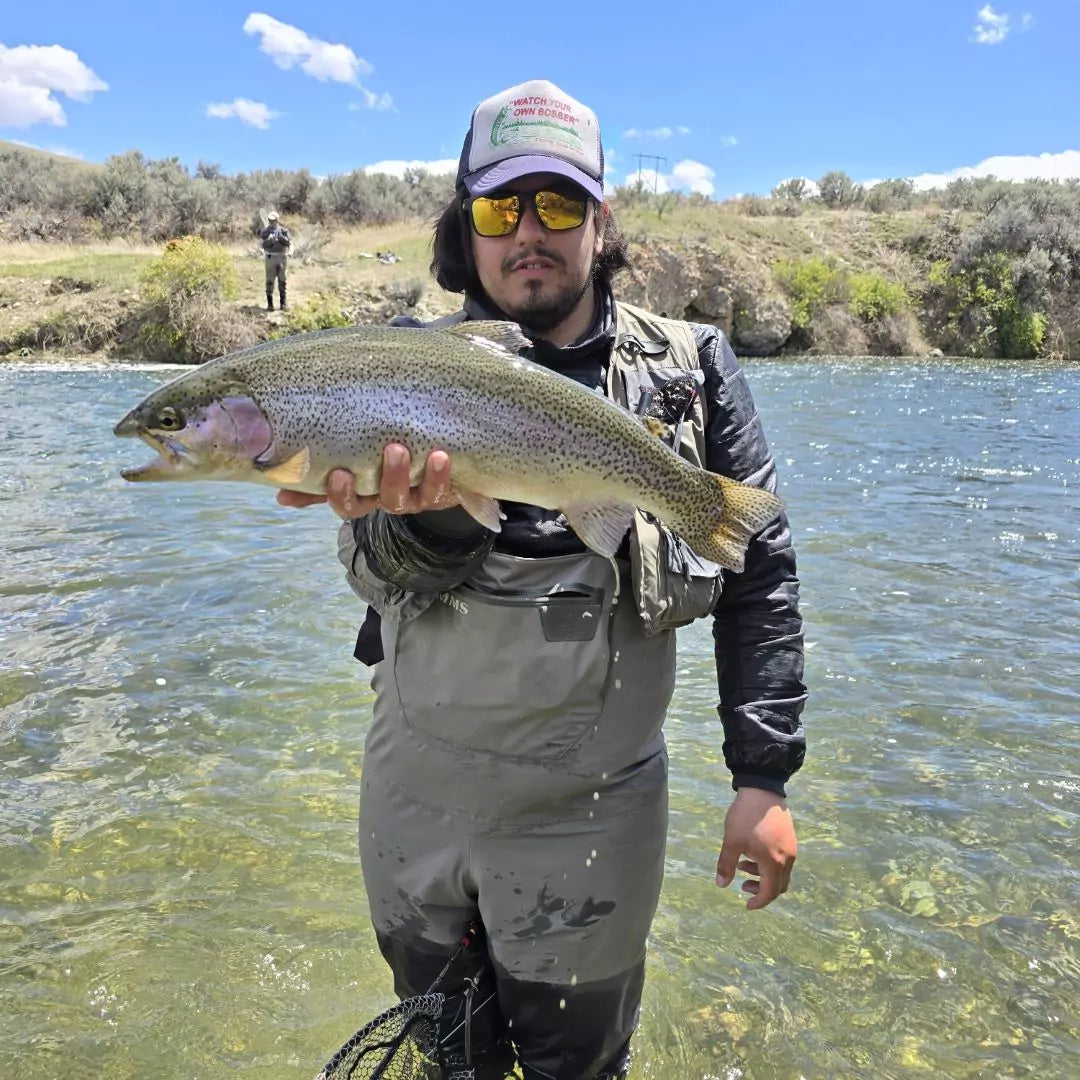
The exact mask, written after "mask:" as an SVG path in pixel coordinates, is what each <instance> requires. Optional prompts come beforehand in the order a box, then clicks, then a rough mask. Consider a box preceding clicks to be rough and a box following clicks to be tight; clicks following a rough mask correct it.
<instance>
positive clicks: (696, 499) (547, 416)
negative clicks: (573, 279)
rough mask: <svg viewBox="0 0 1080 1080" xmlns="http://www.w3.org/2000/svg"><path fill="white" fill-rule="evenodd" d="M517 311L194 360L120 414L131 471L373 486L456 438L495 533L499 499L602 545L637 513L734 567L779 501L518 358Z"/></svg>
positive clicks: (466, 501)
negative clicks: (389, 461)
mask: <svg viewBox="0 0 1080 1080" xmlns="http://www.w3.org/2000/svg"><path fill="white" fill-rule="evenodd" d="M529 346H530V342H529V341H528V340H527V339H526V338H525V337H524V336H523V335H522V334H521V332H520V330H519V329H518V327H517V326H516V325H514V324H513V323H497V322H466V323H461V324H459V325H457V326H453V327H449V328H447V329H442V330H427V329H412V328H405V327H369V326H357V327H349V328H347V329H344V330H326V331H319V332H315V333H309V334H299V335H296V336H294V337H288V338H282V339H281V340H278V341H272V342H267V343H266V344H263V345H257V346H255V347H254V348H250V349H245V350H243V351H241V352H237V353H233V354H231V355H228V356H223V357H220V358H219V359H217V360H212V361H210V362H209V363H206V364H203V365H201V366H200V367H198V368H194V369H192V370H191V371H187V372H185V373H184V374H182V375H180V376H179V377H178V378H176V379H173V380H172V381H171V382H169V383H167V384H166V385H165V386H162V387H160V388H159V389H158V390H155V391H154V392H153V393H152V394H150V395H149V396H148V397H147V398H146V399H145V400H144V401H143V402H142V403H141V404H140V405H137V406H136V407H135V408H134V409H132V410H131V412H129V413H128V414H127V416H125V417H124V419H123V420H121V421H120V423H119V424H117V425H116V428H115V429H114V430H115V433H116V434H117V435H120V436H138V437H139V438H141V439H142V440H143V441H144V442H147V443H149V445H150V446H152V447H153V448H154V449H155V450H156V451H157V452H158V455H159V456H158V457H157V458H155V459H154V460H153V461H151V462H150V463H149V464H147V465H143V466H142V467H141V468H137V469H130V470H127V471H125V472H124V473H123V475H124V477H125V478H126V479H128V480H138V481H141V480H249V481H255V482H257V483H262V484H271V485H273V486H274V487H278V488H287V489H289V490H292V491H304V492H309V493H312V494H322V493H323V492H324V491H325V485H326V479H327V476H328V475H329V473H330V471H331V470H332V469H334V468H338V467H340V468H345V469H349V470H351V471H352V472H353V474H354V475H355V476H356V491H357V494H360V495H372V494H375V493H376V492H377V491H378V489H379V470H380V466H381V462H382V451H383V447H384V446H386V444H387V443H390V442H400V443H403V444H404V445H405V446H407V447H408V448H409V451H410V452H411V454H412V462H413V482H414V483H416V482H418V479H419V476H420V475H421V474H422V473H423V469H424V465H425V463H426V461H427V456H428V454H429V453H430V452H431V451H432V450H445V451H446V452H447V453H448V454H449V455H450V460H451V462H452V465H453V473H452V477H453V485H454V490H455V492H456V493H457V495H458V497H459V498H460V500H461V504H462V506H463V507H464V508H465V509H466V510H467V511H468V512H469V513H470V514H471V515H472V516H473V517H474V518H475V519H476V520H477V521H478V522H480V523H481V524H483V525H484V526H486V527H487V528H488V529H491V530H492V531H494V532H498V531H499V522H500V518H501V514H500V510H499V504H498V501H497V500H499V499H508V500H512V501H514V502H519V503H527V504H529V505H532V506H542V507H545V508H547V509H552V510H560V511H561V512H562V513H563V514H565V516H566V519H567V521H568V522H569V524H570V526H571V528H573V530H574V532H575V533H577V535H578V536H579V537H580V538H581V540H582V541H583V542H584V543H585V544H586V545H588V547H590V548H591V549H592V550H594V551H596V552H599V553H600V554H602V555H606V556H608V557H610V556H612V555H614V554H615V552H616V551H617V550H618V548H619V546H620V544H621V542H622V539H623V537H624V536H625V535H626V531H627V529H628V528H629V526H630V524H631V521H632V518H633V514H634V509H635V507H639V508H641V509H642V510H646V511H648V512H649V513H650V514H652V515H654V516H655V517H656V518H658V519H659V520H660V521H662V522H663V523H664V524H665V525H667V526H668V527H669V528H670V529H671V530H672V531H673V532H675V533H677V534H678V535H679V536H681V537H682V538H683V539H684V540H685V541H686V543H687V544H689V545H690V547H691V548H693V550H694V551H695V552H697V554H698V555H700V556H702V557H704V558H706V559H709V560H711V561H712V562H714V563H718V564H719V565H721V566H725V567H728V568H729V569H732V570H741V569H742V567H743V561H744V558H745V554H746V545H747V543H748V542H749V540H750V538H751V537H752V536H753V535H754V534H755V533H756V532H759V531H760V530H761V529H763V528H764V527H765V526H766V525H768V524H769V522H770V521H772V520H773V518H775V517H776V516H777V514H778V513H779V512H780V509H781V502H780V500H779V499H778V498H777V497H776V496H775V495H773V494H771V493H769V492H767V491H764V490H762V489H761V488H756V487H750V486H748V485H745V484H741V483H738V482H737V481H734V480H730V479H728V478H726V477H723V476H718V475H715V474H713V473H709V472H705V471H704V470H701V469H697V468H694V467H693V466H692V465H690V464H689V463H688V462H686V461H684V460H683V459H682V458H681V457H679V455H678V454H676V453H675V452H673V451H672V450H671V449H670V448H669V447H668V446H667V445H666V444H665V443H664V442H663V441H662V440H661V439H660V438H658V437H657V436H658V435H659V434H662V433H663V432H662V425H660V424H659V422H658V421H648V420H646V421H645V422H642V420H641V419H640V418H638V417H635V416H633V415H632V414H631V413H629V412H628V411H626V410H625V409H623V408H621V407H620V406H619V405H617V404H615V403H614V402H612V401H609V400H607V399H606V398H603V397H600V396H599V395H597V394H595V393H593V392H592V391H591V390H589V389H587V388H586V387H584V386H582V385H580V384H579V383H576V382H574V381H573V380H572V379H568V378H566V377H565V376H563V375H559V374H558V373H556V372H553V371H550V370H549V369H547V368H545V367H541V366H540V365H538V364H534V363H532V362H531V361H529V360H526V359H524V358H523V357H521V356H520V355H518V351H519V350H521V349H523V348H527V347H529Z"/></svg>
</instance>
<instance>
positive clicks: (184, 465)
mask: <svg viewBox="0 0 1080 1080" xmlns="http://www.w3.org/2000/svg"><path fill="white" fill-rule="evenodd" d="M127 419H128V418H127V417H125V419H124V420H121V421H120V423H119V424H117V425H116V427H115V428H114V429H113V430H114V431H115V432H116V434H117V435H121V436H128V435H135V436H138V438H140V439H142V441H143V442H144V443H146V445H147V446H149V447H151V449H153V450H156V451H157V453H158V456H157V457H156V458H153V459H152V460H150V461H148V462H146V464H145V465H139V466H137V467H136V468H134V469H122V470H121V472H120V475H121V476H122V477H123V478H124V479H125V480H131V481H132V482H135V483H137V482H139V481H146V480H176V479H179V478H181V477H182V476H183V475H184V474H185V473H190V472H191V471H192V466H193V465H194V462H193V461H192V460H191V458H190V456H189V455H188V454H187V453H186V451H185V450H184V447H182V446H180V445H178V444H177V443H174V442H170V441H169V440H166V439H156V438H155V437H154V436H153V435H151V434H150V433H149V432H148V431H128V430H125V431H121V430H120V428H121V427H122V426H123V425H124V424H125V423H126V421H127Z"/></svg>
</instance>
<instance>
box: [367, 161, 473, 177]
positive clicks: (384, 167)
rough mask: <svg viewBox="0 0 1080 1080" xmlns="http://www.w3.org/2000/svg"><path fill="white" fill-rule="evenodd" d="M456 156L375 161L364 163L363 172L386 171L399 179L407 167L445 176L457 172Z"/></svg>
mask: <svg viewBox="0 0 1080 1080" xmlns="http://www.w3.org/2000/svg"><path fill="white" fill-rule="evenodd" d="M457 167H458V159H457V158H441V159H440V160H438V161H377V162H375V164H374V165H365V166H364V172H366V173H368V174H371V173H386V174H387V175H388V176H396V177H397V178H398V179H399V180H400V179H402V178H403V177H404V176H405V171H406V170H407V169H423V171H424V172H428V173H431V174H432V176H446V175H447V174H451V175H452V174H455V173H456V172H457Z"/></svg>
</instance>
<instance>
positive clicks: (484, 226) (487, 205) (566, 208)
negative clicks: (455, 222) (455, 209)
mask: <svg viewBox="0 0 1080 1080" xmlns="http://www.w3.org/2000/svg"><path fill="white" fill-rule="evenodd" d="M525 200H527V201H529V202H531V203H532V206H533V209H534V210H535V211H536V216H537V218H539V220H540V224H541V225H543V226H544V228H545V229H551V230H552V231H553V232H565V231H566V230H567V229H576V228H577V227H578V226H579V225H580V224H582V222H584V220H585V215H586V214H587V213H588V211H589V200H588V197H587V196H585V195H582V196H580V197H579V196H576V195H567V194H565V193H562V192H558V191H534V192H531V193H530V192H524V193H522V194H520V195H517V194H506V195H498V196H487V195H477V196H475V197H474V198H471V199H469V200H467V202H466V206H467V207H468V210H469V216H470V218H471V219H472V224H473V228H474V229H475V230H476V232H477V235H479V236H509V235H510V234H511V233H512V232H513V231H514V230H515V229H516V228H517V227H518V222H519V221H520V220H521V215H522V212H523V210H524V201H525Z"/></svg>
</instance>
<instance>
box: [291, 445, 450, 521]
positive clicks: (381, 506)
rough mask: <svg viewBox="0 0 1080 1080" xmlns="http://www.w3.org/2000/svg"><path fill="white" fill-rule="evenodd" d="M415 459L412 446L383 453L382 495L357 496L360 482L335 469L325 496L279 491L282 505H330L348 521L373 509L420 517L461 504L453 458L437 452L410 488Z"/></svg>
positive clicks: (392, 446)
mask: <svg viewBox="0 0 1080 1080" xmlns="http://www.w3.org/2000/svg"><path fill="white" fill-rule="evenodd" d="M411 461H412V458H411V457H410V455H409V450H408V447H405V446H402V445H401V444H400V443H390V445H389V446H387V447H386V448H385V449H384V450H383V464H382V474H381V476H380V478H379V493H378V495H357V494H356V481H355V479H354V478H353V474H352V473H351V472H349V471H348V469H334V471H333V472H331V473H330V475H329V476H328V477H327V480H326V494H325V495H308V494H306V493H305V492H302V491H279V492H278V493H277V501H278V502H279V503H280V504H281V505H282V506H314V505H315V504H316V503H325V502H328V503H329V504H330V507H331V509H332V510H333V511H334V513H335V514H337V515H338V517H342V518H344V519H345V520H346V521H349V520H351V519H352V518H358V517H363V516H364V515H365V514H370V513H371V511H372V510H385V511H387V513H390V514H418V513H420V512H421V511H423V510H446V509H447V508H448V507H451V506H457V505H458V504H459V502H460V500H459V499H458V497H457V495H455V494H454V489H453V487H452V486H451V483H450V455H449V454H447V453H446V452H445V451H443V450H433V451H432V452H431V453H430V454H429V455H428V459H427V465H426V466H425V467H424V474H423V476H421V477H420V483H419V484H418V485H417V486H416V487H410V486H409V468H410V465H411Z"/></svg>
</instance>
